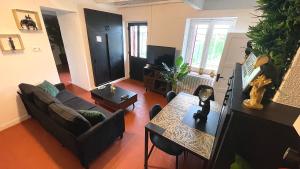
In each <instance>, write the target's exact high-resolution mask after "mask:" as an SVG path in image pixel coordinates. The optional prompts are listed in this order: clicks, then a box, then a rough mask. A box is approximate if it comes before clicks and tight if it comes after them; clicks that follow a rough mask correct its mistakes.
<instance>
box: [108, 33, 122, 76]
mask: <svg viewBox="0 0 300 169" xmlns="http://www.w3.org/2000/svg"><path fill="white" fill-rule="evenodd" d="M107 42H108V55H109V62H110V72H111V80H116V79H120V78H122V77H124V52H123V33H122V32H109V33H108V34H107Z"/></svg>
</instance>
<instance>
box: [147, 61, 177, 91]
mask: <svg viewBox="0 0 300 169" xmlns="http://www.w3.org/2000/svg"><path fill="white" fill-rule="evenodd" d="M163 71H164V70H163V68H162V67H160V66H155V65H150V64H146V66H145V67H144V86H145V89H146V91H148V90H150V91H153V92H156V93H159V94H162V95H164V96H165V95H166V94H167V93H168V92H169V91H171V90H172V85H171V83H170V82H168V81H166V80H165V79H164V78H163V76H162V72H163Z"/></svg>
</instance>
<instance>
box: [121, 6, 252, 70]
mask: <svg viewBox="0 0 300 169" xmlns="http://www.w3.org/2000/svg"><path fill="white" fill-rule="evenodd" d="M120 11H121V13H122V15H123V19H124V22H125V23H126V24H127V23H128V22H137V21H147V23H148V42H147V43H148V44H151V45H160V46H170V47H176V49H177V50H179V51H180V50H181V49H182V45H183V38H184V30H185V24H186V20H187V19H188V18H215V17H237V23H236V27H235V29H234V32H247V30H248V27H249V25H254V24H255V23H256V21H257V20H256V18H254V17H253V16H252V14H251V13H253V12H254V9H235V10H196V9H194V8H192V7H191V6H190V5H188V4H185V3H174V4H161V5H152V6H140V7H128V8H121V9H120ZM127 34H128V33H127V32H126V42H128V38H127ZM127 50H128V46H127ZM126 53H127V52H126ZM127 57H128V56H127ZM127 60H128V59H127ZM128 69H129V64H128V63H126V70H128Z"/></svg>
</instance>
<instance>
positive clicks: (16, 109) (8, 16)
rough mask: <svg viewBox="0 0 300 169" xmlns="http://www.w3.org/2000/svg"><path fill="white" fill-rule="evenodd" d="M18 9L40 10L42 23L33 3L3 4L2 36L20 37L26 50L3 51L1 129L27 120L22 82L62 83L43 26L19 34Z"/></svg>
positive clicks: (15, 1) (0, 62) (0, 17)
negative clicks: (16, 51)
mask: <svg viewBox="0 0 300 169" xmlns="http://www.w3.org/2000/svg"><path fill="white" fill-rule="evenodd" d="M15 8H16V9H28V10H33V11H38V12H39V16H40V19H41V21H42V17H41V13H40V9H39V6H38V5H37V4H36V3H35V1H34V0H27V1H22V0H10V1H2V2H1V5H0V20H1V22H0V28H1V29H0V34H20V35H21V38H22V40H23V43H24V47H25V50H24V52H20V53H17V54H3V53H2V52H0V93H1V95H0V107H1V109H0V130H2V129H3V128H6V127H8V126H11V125H13V124H15V123H17V122H19V121H20V120H22V119H26V118H27V114H26V112H25V109H24V106H23V104H22V103H21V101H20V98H19V97H18V95H17V91H18V84H19V83H22V82H23V83H31V84H38V83H41V82H42V81H43V80H45V79H46V80H48V81H50V82H52V83H58V82H59V77H58V73H57V70H56V66H55V62H54V58H53V55H52V51H51V47H50V44H49V41H48V37H47V33H46V31H45V27H44V24H42V25H43V30H42V31H40V32H34V33H29V32H25V33H22V32H20V31H19V30H18V29H17V27H16V24H15V21H14V17H13V14H12V11H11V10H12V9H15ZM42 23H43V21H42ZM33 48H40V51H38V52H34V51H33Z"/></svg>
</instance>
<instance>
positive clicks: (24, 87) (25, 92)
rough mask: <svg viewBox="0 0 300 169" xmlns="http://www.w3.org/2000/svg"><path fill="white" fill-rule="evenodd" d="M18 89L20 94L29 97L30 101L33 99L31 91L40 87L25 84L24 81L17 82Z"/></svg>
mask: <svg viewBox="0 0 300 169" xmlns="http://www.w3.org/2000/svg"><path fill="white" fill-rule="evenodd" d="M19 89H20V90H21V92H22V95H24V96H25V97H26V99H29V100H30V101H33V92H34V91H42V89H41V88H39V87H37V86H34V85H31V84H26V83H21V84H19Z"/></svg>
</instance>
